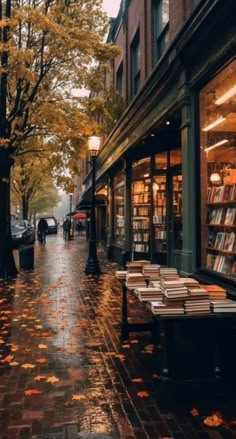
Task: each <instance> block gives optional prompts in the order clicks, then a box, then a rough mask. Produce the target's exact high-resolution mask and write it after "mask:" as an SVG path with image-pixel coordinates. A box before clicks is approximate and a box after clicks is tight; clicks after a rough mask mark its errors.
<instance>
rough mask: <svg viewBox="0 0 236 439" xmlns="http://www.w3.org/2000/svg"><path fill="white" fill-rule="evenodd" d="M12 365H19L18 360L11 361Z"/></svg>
mask: <svg viewBox="0 0 236 439" xmlns="http://www.w3.org/2000/svg"><path fill="white" fill-rule="evenodd" d="M9 364H10V366H18V364H19V363H18V362H17V361H11V362H10V363H9Z"/></svg>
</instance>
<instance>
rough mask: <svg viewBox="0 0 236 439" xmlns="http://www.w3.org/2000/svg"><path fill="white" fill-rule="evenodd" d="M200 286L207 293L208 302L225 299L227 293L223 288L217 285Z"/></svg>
mask: <svg viewBox="0 0 236 439" xmlns="http://www.w3.org/2000/svg"><path fill="white" fill-rule="evenodd" d="M200 286H201V288H203V289H204V290H206V291H207V292H208V295H209V299H210V300H224V299H226V297H227V291H226V290H225V288H222V287H219V285H200Z"/></svg>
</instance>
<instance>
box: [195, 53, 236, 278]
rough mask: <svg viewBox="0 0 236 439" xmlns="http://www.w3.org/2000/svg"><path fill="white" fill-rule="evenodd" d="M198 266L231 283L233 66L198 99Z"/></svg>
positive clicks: (235, 138) (235, 244) (235, 231)
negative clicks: (223, 277) (199, 139)
mask: <svg viewBox="0 0 236 439" xmlns="http://www.w3.org/2000/svg"><path fill="white" fill-rule="evenodd" d="M200 129H201V147H200V148H201V149H200V160H201V204H202V209H201V241H202V266H203V267H204V268H207V269H208V270H211V271H213V272H217V273H218V274H220V275H222V276H225V277H228V278H231V279H232V278H233V279H235V280H236V238H235V235H236V60H235V61H233V62H232V63H230V64H229V65H228V66H227V67H226V68H225V69H224V70H223V71H221V72H220V73H219V74H218V75H217V76H216V77H215V78H214V79H213V80H212V81H211V82H210V83H208V84H207V85H206V86H205V87H204V88H203V89H202V91H201V93H200Z"/></svg>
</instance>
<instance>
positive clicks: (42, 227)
mask: <svg viewBox="0 0 236 439" xmlns="http://www.w3.org/2000/svg"><path fill="white" fill-rule="evenodd" d="M47 231H48V223H47V221H46V219H45V218H40V220H39V222H38V240H39V242H41V243H42V244H46V233H47Z"/></svg>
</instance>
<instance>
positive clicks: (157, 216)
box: [152, 173, 167, 265]
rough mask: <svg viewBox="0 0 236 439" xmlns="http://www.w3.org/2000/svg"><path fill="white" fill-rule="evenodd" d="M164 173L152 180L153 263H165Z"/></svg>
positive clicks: (165, 202)
mask: <svg viewBox="0 0 236 439" xmlns="http://www.w3.org/2000/svg"><path fill="white" fill-rule="evenodd" d="M166 182H167V181H166V173H163V174H160V175H156V176H155V177H154V178H153V184H152V188H153V220H152V223H153V261H154V262H155V263H157V264H162V265H166V263H167V185H166Z"/></svg>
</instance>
